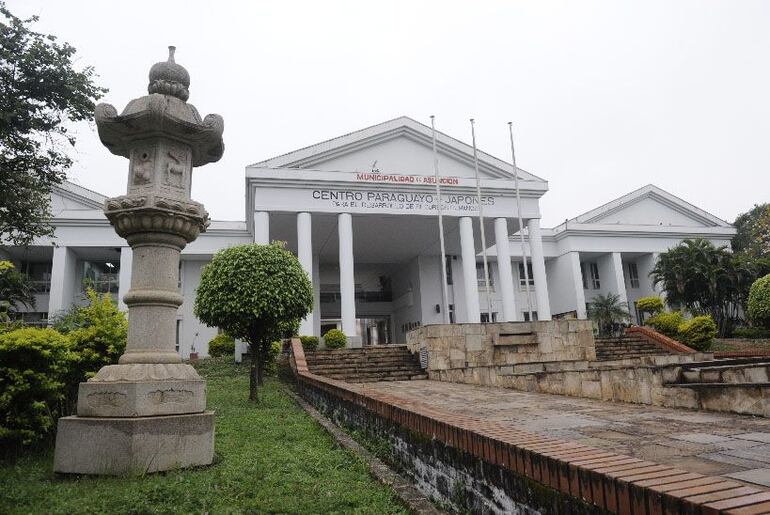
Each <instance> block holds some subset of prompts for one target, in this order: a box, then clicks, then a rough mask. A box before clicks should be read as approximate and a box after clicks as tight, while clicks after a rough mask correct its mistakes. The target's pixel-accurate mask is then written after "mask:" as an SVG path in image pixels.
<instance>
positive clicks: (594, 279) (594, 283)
mask: <svg viewBox="0 0 770 515" xmlns="http://www.w3.org/2000/svg"><path fill="white" fill-rule="evenodd" d="M589 268H590V270H591V288H592V289H594V290H598V289H599V288H601V287H602V283H601V282H600V281H599V265H597V264H596V263H590V266H589Z"/></svg>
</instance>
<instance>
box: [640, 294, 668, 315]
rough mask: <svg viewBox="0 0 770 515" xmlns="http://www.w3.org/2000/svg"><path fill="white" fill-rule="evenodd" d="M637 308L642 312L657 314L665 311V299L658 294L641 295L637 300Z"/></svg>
mask: <svg viewBox="0 0 770 515" xmlns="http://www.w3.org/2000/svg"><path fill="white" fill-rule="evenodd" d="M636 308H637V309H638V310H639V311H641V312H642V313H649V314H650V315H656V314H658V313H660V312H661V311H663V299H661V298H660V297H656V296H650V297H641V298H639V299H637V301H636Z"/></svg>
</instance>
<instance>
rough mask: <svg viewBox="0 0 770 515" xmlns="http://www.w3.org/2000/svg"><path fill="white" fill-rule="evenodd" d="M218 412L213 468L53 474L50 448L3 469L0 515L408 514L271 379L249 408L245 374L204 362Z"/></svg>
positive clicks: (238, 368)
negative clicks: (109, 474)
mask: <svg viewBox="0 0 770 515" xmlns="http://www.w3.org/2000/svg"><path fill="white" fill-rule="evenodd" d="M197 368H198V369H199V371H200V372H201V375H203V376H205V377H206V378H207V380H208V404H209V408H210V409H214V410H216V462H215V464H214V465H212V466H209V467H204V468H199V469H192V470H182V471H174V472H166V473H159V474H149V475H146V476H143V477H129V478H113V477H95V476H93V477H89V476H79V477H77V476H76V477H71V476H57V475H55V474H54V473H53V472H52V471H51V469H52V460H53V449H51V448H47V449H44V450H41V451H35V452H28V453H25V454H24V455H22V456H21V457H19V458H16V459H15V460H13V461H8V460H6V461H3V462H0V513H8V514H10V513H67V514H70V513H131V514H144V513H148V514H149V513H153V514H154V513H377V514H380V513H383V514H384V513H407V511H406V509H405V508H404V507H403V506H402V505H401V504H399V502H398V501H397V500H396V499H395V497H394V493H393V491H392V490H391V489H390V488H388V487H386V486H384V485H381V484H380V483H377V482H376V481H375V480H374V479H372V477H371V476H370V475H369V473H368V470H367V468H366V466H365V465H364V464H363V462H361V461H360V460H359V459H358V458H357V457H356V456H354V455H352V454H350V453H349V452H347V451H345V450H343V449H340V448H339V447H337V446H336V445H335V442H334V440H333V439H332V438H331V436H329V435H328V434H327V433H326V432H325V431H324V430H323V429H322V428H321V427H320V426H319V425H318V424H316V423H315V422H314V421H313V420H312V419H311V418H310V417H309V416H308V415H307V414H306V413H305V412H304V411H302V410H301V409H300V408H299V407H297V406H296V404H294V402H293V401H292V400H291V398H290V397H289V396H288V395H287V394H286V392H285V391H284V389H283V388H284V387H283V385H282V384H281V383H280V382H279V381H278V380H277V379H275V378H268V379H267V380H266V383H265V386H264V387H263V388H261V390H260V396H261V397H260V402H259V403H258V404H256V405H255V404H251V403H249V402H248V401H247V400H246V397H247V395H248V377H247V369H246V367H245V366H243V367H242V366H238V365H234V364H230V363H227V360H226V359H211V360H206V361H205V362H201V363H200V364H199V365H198V367H197Z"/></svg>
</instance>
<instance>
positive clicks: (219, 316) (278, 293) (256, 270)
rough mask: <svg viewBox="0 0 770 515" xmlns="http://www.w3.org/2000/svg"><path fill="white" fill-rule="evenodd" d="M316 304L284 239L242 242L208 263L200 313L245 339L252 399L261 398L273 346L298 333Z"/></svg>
mask: <svg viewBox="0 0 770 515" xmlns="http://www.w3.org/2000/svg"><path fill="white" fill-rule="evenodd" d="M312 306H313V290H312V288H311V286H310V280H309V279H308V277H307V274H306V273H305V271H304V270H303V269H302V267H301V266H300V264H299V261H298V260H297V258H296V257H294V255H293V254H291V253H290V252H288V251H287V250H285V249H284V248H283V246H282V245H281V244H279V243H273V244H271V245H256V244H251V245H238V246H235V247H230V248H227V249H224V250H221V251H219V252H217V253H216V254H215V255H214V257H213V259H212V260H211V262H210V263H209V264H207V265H206V266H204V267H203V271H202V272H201V281H200V284H199V286H198V290H197V292H196V295H195V306H194V313H195V316H196V317H198V318H199V319H200V320H201V322H203V323H204V324H206V325H208V326H212V327H219V328H220V329H222V330H223V331H225V332H226V333H227V334H229V335H230V336H232V337H233V338H237V339H241V340H244V341H245V342H246V343H248V345H249V351H250V354H251V373H250V380H249V400H252V401H255V400H257V385H258V384H261V382H262V373H263V371H264V367H265V360H266V359H267V357H268V356H269V354H270V344H271V343H272V342H273V341H275V340H278V339H280V338H282V337H284V336H285V335H286V334H287V333H288V334H289V335H292V334H294V333H295V332H296V330H297V328H298V327H299V321H300V320H301V319H302V318H304V317H305V316H306V315H307V314H308V313H309V312H310V310H311V308H312Z"/></svg>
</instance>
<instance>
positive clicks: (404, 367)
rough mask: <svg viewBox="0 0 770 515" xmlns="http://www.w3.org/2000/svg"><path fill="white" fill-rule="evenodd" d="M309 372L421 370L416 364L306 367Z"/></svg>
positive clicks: (323, 373)
mask: <svg viewBox="0 0 770 515" xmlns="http://www.w3.org/2000/svg"><path fill="white" fill-rule="evenodd" d="M308 368H309V369H310V371H311V372H313V373H314V374H320V375H325V374H338V373H357V372H360V371H363V372H366V371H369V370H376V371H378V372H401V371H417V372H422V369H421V368H420V366H419V365H417V364H414V363H412V364H409V365H397V366H390V367H376V368H375V367H356V366H336V367H335V366H328V367H314V366H308Z"/></svg>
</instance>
